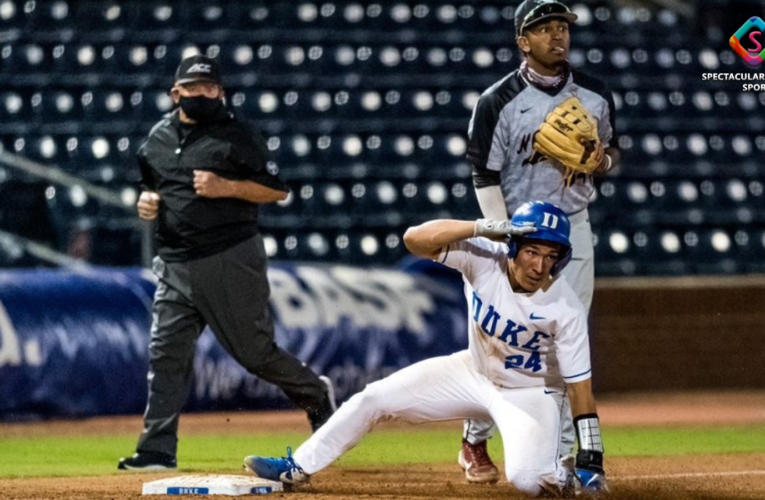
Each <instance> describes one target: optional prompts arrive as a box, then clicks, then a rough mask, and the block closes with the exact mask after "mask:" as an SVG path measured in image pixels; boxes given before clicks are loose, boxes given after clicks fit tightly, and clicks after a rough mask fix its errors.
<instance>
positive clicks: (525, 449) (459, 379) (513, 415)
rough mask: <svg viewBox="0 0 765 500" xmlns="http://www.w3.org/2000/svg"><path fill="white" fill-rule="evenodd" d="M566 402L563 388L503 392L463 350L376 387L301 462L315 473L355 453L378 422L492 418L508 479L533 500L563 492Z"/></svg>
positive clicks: (316, 439) (338, 416)
mask: <svg viewBox="0 0 765 500" xmlns="http://www.w3.org/2000/svg"><path fill="white" fill-rule="evenodd" d="M565 399H566V398H565V397H564V395H563V394H562V393H561V391H560V390H559V389H557V388H555V389H554V388H546V387H531V388H520V389H505V388H499V387H497V386H495V385H494V384H493V383H491V382H490V381H489V380H488V379H487V378H486V377H485V376H483V375H482V374H480V373H478V372H477V371H476V370H475V368H474V364H473V361H472V358H471V356H470V353H469V352H468V351H460V352H458V353H456V354H452V355H451V356H444V357H439V358H432V359H428V360H425V361H422V362H420V363H416V364H414V365H412V366H409V367H407V368H404V369H403V370H401V371H398V372H396V373H394V374H393V375H391V376H389V377H387V378H385V379H383V380H380V381H377V382H374V383H372V384H369V385H368V386H367V387H366V388H365V389H364V390H363V391H362V392H360V393H358V394H356V395H355V396H353V397H352V398H351V399H350V400H348V402H346V403H345V404H343V405H342V407H340V409H339V410H338V411H337V412H336V413H335V414H334V415H333V416H332V418H330V420H329V421H328V422H327V423H326V424H324V425H323V426H322V427H321V428H320V429H319V430H318V431H316V432H315V433H314V434H313V435H312V436H311V437H310V438H309V439H308V441H306V442H305V443H303V444H302V445H301V446H300V448H298V449H297V451H296V452H295V454H294V455H293V458H294V459H295V462H297V464H298V465H299V466H300V467H301V468H302V469H303V471H305V472H306V473H307V474H314V473H316V472H318V471H320V470H322V469H324V468H325V467H327V466H329V465H330V464H331V463H332V462H333V461H335V460H336V459H337V458H338V457H340V455H342V454H343V453H344V452H346V451H348V450H350V449H351V448H353V447H354V446H355V445H356V443H358V442H359V441H360V440H361V438H362V437H363V436H364V435H365V434H366V433H367V432H369V431H370V430H371V429H372V427H373V426H374V425H375V424H376V423H377V422H381V421H386V420H390V419H393V418H395V419H400V420H404V421H408V422H413V423H421V422H433V421H442V420H453V419H463V418H479V419H487V418H490V419H492V420H493V421H494V422H496V423H497V427H498V428H499V431H500V433H501V434H502V436H503V437H504V440H503V441H504V446H505V472H506V475H507V479H508V481H509V482H511V483H512V484H513V485H514V486H515V487H516V488H518V489H519V490H521V491H522V492H524V493H526V494H529V495H539V494H540V493H542V492H543V491H551V492H556V491H558V490H559V488H560V487H562V486H563V484H564V482H565V480H566V477H567V475H568V471H567V470H566V469H565V468H563V467H561V466H560V465H559V463H558V456H559V455H560V450H559V446H560V434H561V412H562V411H563V409H564V407H563V401H564V400H565Z"/></svg>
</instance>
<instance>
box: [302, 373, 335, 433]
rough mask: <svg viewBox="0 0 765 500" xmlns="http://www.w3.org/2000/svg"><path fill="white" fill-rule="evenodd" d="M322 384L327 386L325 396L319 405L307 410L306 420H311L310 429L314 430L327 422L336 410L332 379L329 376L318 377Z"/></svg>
mask: <svg viewBox="0 0 765 500" xmlns="http://www.w3.org/2000/svg"><path fill="white" fill-rule="evenodd" d="M319 379H321V381H322V382H324V385H326V386H327V396H326V398H324V401H322V402H321V406H320V407H319V408H318V409H316V410H314V411H309V412H308V420H310V421H311V429H312V430H313V432H316V431H317V430H318V428H319V427H321V426H322V425H324V424H325V423H327V420H329V417H331V416H332V414H333V413H335V412H336V411H337V402H336V400H335V387H334V386H333V385H332V380H330V378H329V377H325V376H321V377H319Z"/></svg>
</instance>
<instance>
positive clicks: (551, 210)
mask: <svg viewBox="0 0 765 500" xmlns="http://www.w3.org/2000/svg"><path fill="white" fill-rule="evenodd" d="M510 224H511V225H512V226H513V227H518V228H523V227H534V228H536V231H534V232H533V233H528V234H525V235H523V237H522V239H527V240H542V241H549V242H551V243H557V244H559V245H560V246H561V249H560V256H559V257H558V262H556V263H555V265H554V266H553V268H552V271H551V274H552V275H553V276H558V274H560V272H561V271H562V270H563V268H564V267H566V265H567V264H568V263H569V261H570V260H571V241H569V236H570V235H571V222H569V220H568V216H567V215H566V213H565V212H564V211H563V210H561V209H560V208H558V207H556V206H555V205H553V204H552V203H548V202H546V201H530V202H528V203H524V204H523V205H521V206H520V207H518V210H516V211H515V213H514V214H513V218H512V219H511V220H510ZM519 239H520V238H517V237H514V238H511V239H510V243H509V244H508V250H507V255H508V256H509V257H510V258H511V259H513V258H515V256H516V255H517V254H518V241H519Z"/></svg>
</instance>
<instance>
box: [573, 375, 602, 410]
mask: <svg viewBox="0 0 765 500" xmlns="http://www.w3.org/2000/svg"><path fill="white" fill-rule="evenodd" d="M568 396H569V399H570V400H571V416H573V417H574V418H576V417H577V416H579V415H586V414H588V413H596V412H597V408H596V407H595V396H593V394H592V379H587V380H582V381H581V382H574V383H573V384H568Z"/></svg>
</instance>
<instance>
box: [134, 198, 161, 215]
mask: <svg viewBox="0 0 765 500" xmlns="http://www.w3.org/2000/svg"><path fill="white" fill-rule="evenodd" d="M160 200H161V198H160V196H159V193H157V192H154V191H143V192H142V193H141V196H139V197H138V203H136V207H138V217H140V218H142V219H143V220H154V219H156V218H157V214H158V213H159V201H160Z"/></svg>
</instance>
